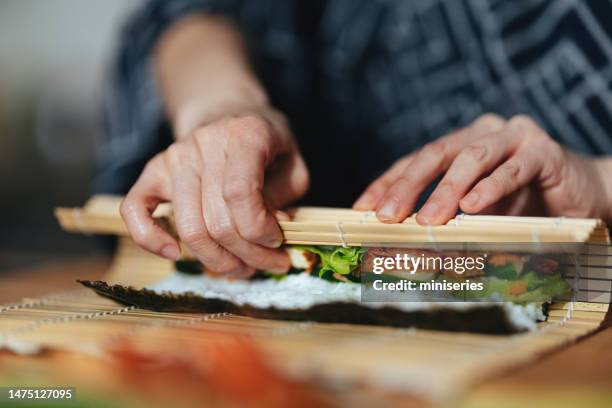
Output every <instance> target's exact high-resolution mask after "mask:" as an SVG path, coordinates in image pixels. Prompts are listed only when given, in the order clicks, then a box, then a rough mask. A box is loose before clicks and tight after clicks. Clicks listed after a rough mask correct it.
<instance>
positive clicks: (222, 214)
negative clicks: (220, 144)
mask: <svg viewBox="0 0 612 408" xmlns="http://www.w3.org/2000/svg"><path fill="white" fill-rule="evenodd" d="M224 159H225V154H224V152H223V151H218V150H216V151H215V150H214V149H209V150H208V156H207V160H206V163H205V164H204V170H203V172H202V191H203V199H202V200H203V207H204V208H203V209H204V222H205V223H206V227H207V229H208V231H209V232H210V235H211V237H212V238H213V239H214V240H215V241H216V242H217V243H218V244H219V245H221V246H222V247H224V248H225V249H226V250H228V251H229V252H231V253H233V254H234V255H236V256H237V257H238V258H240V259H241V260H242V262H244V263H245V264H246V265H247V267H248V268H247V269H245V270H244V271H242V272H241V276H249V275H251V274H253V273H254V272H255V269H259V270H265V271H269V272H275V273H285V272H287V270H288V269H289V266H290V262H289V257H288V256H287V254H286V253H285V252H284V251H282V250H280V249H270V248H267V247H264V246H261V245H258V244H255V243H252V242H249V241H247V240H246V239H245V238H244V237H243V236H242V235H241V234H240V233H239V231H238V229H237V227H236V225H235V220H234V219H233V217H232V214H231V211H230V210H229V208H228V206H227V204H226V203H225V201H224V199H223V192H222V191H223V186H222V184H221V180H222V179H223V175H222V172H223V170H224V169H225V168H226V166H225V163H224ZM270 216H272V215H270ZM275 222H276V219H275Z"/></svg>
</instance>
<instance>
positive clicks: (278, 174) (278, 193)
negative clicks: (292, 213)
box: [262, 152, 310, 209]
mask: <svg viewBox="0 0 612 408" xmlns="http://www.w3.org/2000/svg"><path fill="white" fill-rule="evenodd" d="M309 183H310V176H309V175H308V168H307V167H306V163H305V162H304V159H302V157H301V155H300V154H299V153H298V152H294V153H291V154H289V155H287V156H283V157H282V159H281V160H280V161H279V162H278V164H277V165H276V166H274V168H271V169H270V170H269V171H268V172H267V173H266V180H265V183H264V188H263V191H262V195H263V197H264V201H265V202H266V204H267V207H268V208H270V209H278V208H284V207H285V206H287V205H289V204H291V203H292V202H294V201H295V200H297V199H299V198H301V197H302V196H303V195H304V194H305V193H306V191H307V190H308V186H309Z"/></svg>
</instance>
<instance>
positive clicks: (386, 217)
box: [376, 200, 397, 221]
mask: <svg viewBox="0 0 612 408" xmlns="http://www.w3.org/2000/svg"><path fill="white" fill-rule="evenodd" d="M396 213H397V202H396V201H395V200H389V201H387V202H386V203H385V204H384V205H383V206H382V207H381V209H380V210H378V212H377V213H376V216H377V217H378V218H379V219H381V220H383V221H393V220H394V219H395V218H396Z"/></svg>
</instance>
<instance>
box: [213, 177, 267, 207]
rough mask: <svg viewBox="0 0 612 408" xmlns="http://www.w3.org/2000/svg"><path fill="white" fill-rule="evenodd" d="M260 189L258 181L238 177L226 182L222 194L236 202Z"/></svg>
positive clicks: (227, 199)
mask: <svg viewBox="0 0 612 408" xmlns="http://www.w3.org/2000/svg"><path fill="white" fill-rule="evenodd" d="M258 190H259V188H258V185H257V183H256V182H253V181H249V180H245V179H243V178H239V177H236V178H233V179H232V180H229V181H228V182H227V183H225V184H224V186H223V192H222V194H223V198H224V199H225V200H226V201H227V202H230V203H234V202H241V201H244V200H246V199H248V198H249V197H251V196H252V195H254V194H256V193H257V191H258Z"/></svg>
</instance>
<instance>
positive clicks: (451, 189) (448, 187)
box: [436, 180, 457, 197]
mask: <svg viewBox="0 0 612 408" xmlns="http://www.w3.org/2000/svg"><path fill="white" fill-rule="evenodd" d="M456 192H457V186H456V185H455V183H453V182H452V181H448V180H447V181H443V182H441V183H440V184H439V185H438V187H437V188H436V195H437V196H438V197H440V196H442V197H446V196H448V195H453V196H454V195H456Z"/></svg>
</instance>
